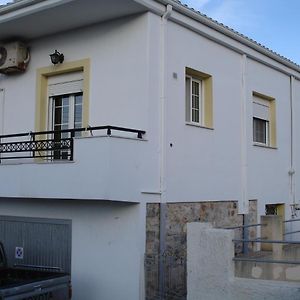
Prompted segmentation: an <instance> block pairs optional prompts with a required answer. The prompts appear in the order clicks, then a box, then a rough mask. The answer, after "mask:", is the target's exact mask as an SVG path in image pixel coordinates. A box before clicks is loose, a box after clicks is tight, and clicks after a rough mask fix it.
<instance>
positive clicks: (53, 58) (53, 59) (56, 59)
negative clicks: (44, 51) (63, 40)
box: [50, 50, 65, 65]
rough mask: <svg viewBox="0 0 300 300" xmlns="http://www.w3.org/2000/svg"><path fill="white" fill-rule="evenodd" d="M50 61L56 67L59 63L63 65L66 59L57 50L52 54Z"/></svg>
mask: <svg viewBox="0 0 300 300" xmlns="http://www.w3.org/2000/svg"><path fill="white" fill-rule="evenodd" d="M50 59H51V62H52V63H53V64H54V65H57V64H58V63H62V62H63V61H64V59H65V57H64V55H63V54H62V53H60V52H58V51H57V50H55V52H54V53H52V54H50Z"/></svg>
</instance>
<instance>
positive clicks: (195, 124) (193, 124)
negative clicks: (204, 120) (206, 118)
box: [185, 122, 214, 130]
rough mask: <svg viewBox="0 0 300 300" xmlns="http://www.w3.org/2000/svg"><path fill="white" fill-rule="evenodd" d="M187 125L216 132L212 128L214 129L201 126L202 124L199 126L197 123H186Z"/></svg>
mask: <svg viewBox="0 0 300 300" xmlns="http://www.w3.org/2000/svg"><path fill="white" fill-rule="evenodd" d="M185 125H188V126H193V127H199V128H204V129H209V130H214V128H212V127H207V126H203V125H200V124H197V123H191V122H185Z"/></svg>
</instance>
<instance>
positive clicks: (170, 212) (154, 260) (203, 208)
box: [145, 201, 257, 300]
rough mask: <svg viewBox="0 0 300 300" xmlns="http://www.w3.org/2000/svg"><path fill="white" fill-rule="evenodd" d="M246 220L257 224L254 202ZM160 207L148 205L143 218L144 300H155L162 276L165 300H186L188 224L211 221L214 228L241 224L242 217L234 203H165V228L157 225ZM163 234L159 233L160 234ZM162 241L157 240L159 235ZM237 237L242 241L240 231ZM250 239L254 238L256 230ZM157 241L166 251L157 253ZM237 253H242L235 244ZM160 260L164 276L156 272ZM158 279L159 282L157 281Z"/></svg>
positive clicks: (252, 232) (158, 247) (251, 233)
mask: <svg viewBox="0 0 300 300" xmlns="http://www.w3.org/2000/svg"><path fill="white" fill-rule="evenodd" d="M249 206H250V208H251V209H250V214H249V216H248V217H249V219H250V220H251V222H253V223H256V221H257V219H256V215H257V203H256V201H251V203H250V205H249ZM160 210H161V205H160V204H156V203H151V204H147V216H146V264H145V268H146V270H145V277H146V278H145V280H146V299H147V300H156V299H158V296H159V293H160V291H159V279H160V278H161V277H160V276H162V277H163V279H162V280H163V282H164V286H165V299H166V300H179V299H182V300H184V299H186V291H187V288H186V276H187V269H186V261H187V224H188V222H212V223H213V224H214V226H215V227H228V226H240V225H243V216H242V215H238V207H237V202H236V201H220V202H194V203H187V202H182V203H168V204H167V205H166V213H165V221H164V224H165V228H161V225H160V213H161V211H160ZM161 231H162V232H161ZM161 234H162V235H163V236H164V239H165V241H161V240H160V235H161ZM235 234H236V238H242V232H241V230H236V232H235ZM250 236H251V237H252V238H254V237H255V236H256V230H255V228H254V229H252V230H250ZM160 242H162V243H164V244H165V250H164V253H162V255H161V254H160ZM235 251H236V252H238V253H239V252H241V245H237V247H236V248H235ZM160 259H162V260H163V261H162V265H163V271H162V272H163V274H162V272H161V270H160V269H159V268H160V266H159V262H160ZM160 272H161V273H160ZM160 280H161V279H160Z"/></svg>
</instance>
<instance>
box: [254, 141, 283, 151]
mask: <svg viewBox="0 0 300 300" xmlns="http://www.w3.org/2000/svg"><path fill="white" fill-rule="evenodd" d="M253 146H256V147H261V148H267V149H274V150H276V149H278V148H277V147H272V146H268V145H265V144H260V143H255V142H254V143H253Z"/></svg>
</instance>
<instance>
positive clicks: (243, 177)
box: [239, 54, 249, 214]
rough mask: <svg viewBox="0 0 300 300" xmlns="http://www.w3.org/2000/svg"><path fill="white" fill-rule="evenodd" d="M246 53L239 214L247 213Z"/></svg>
mask: <svg viewBox="0 0 300 300" xmlns="http://www.w3.org/2000/svg"><path fill="white" fill-rule="evenodd" d="M246 80H247V55H246V54H243V55H242V93H241V94H242V95H241V96H242V97H241V194H240V197H241V199H240V201H241V205H239V213H240V214H248V211H249V201H248V188H247V187H248V179H247V175H248V174H247V173H248V162H247V119H248V118H247V87H246Z"/></svg>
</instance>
